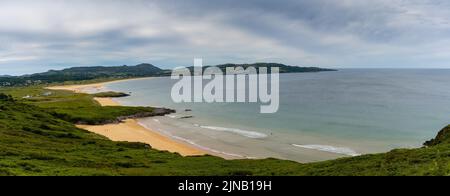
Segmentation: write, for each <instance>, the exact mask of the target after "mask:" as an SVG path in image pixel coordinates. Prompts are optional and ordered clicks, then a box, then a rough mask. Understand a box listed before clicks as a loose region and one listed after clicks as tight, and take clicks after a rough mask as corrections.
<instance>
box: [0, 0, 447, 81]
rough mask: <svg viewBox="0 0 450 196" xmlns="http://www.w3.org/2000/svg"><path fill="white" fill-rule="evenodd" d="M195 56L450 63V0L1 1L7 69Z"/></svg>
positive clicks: (0, 46) (184, 62) (0, 33)
mask: <svg viewBox="0 0 450 196" xmlns="http://www.w3.org/2000/svg"><path fill="white" fill-rule="evenodd" d="M194 58H203V59H204V63H205V64H221V63H229V62H231V63H252V62H279V63H285V64H290V65H298V66H320V67H330V68H339V67H358V68H374V67H376V68H378V67H380V68H385V67H392V68H407V67H416V68H450V1H448V0H276V1H275V0H267V1H265V0H160V1H156V0H155V1H150V0H147V1H144V0H142V1H137V0H136V1H133V0H126V1H125V0H123V1H118V0H117V1H114V0H89V1H87V0H86V1H84V0H70V1H69V0H67V1H57V0H48V1H45V0H33V1H31V0H30V1H27V0H0V75H3V74H15V75H16V74H25V73H34V72H39V71H46V70H48V69H61V68H64V67H72V66H95V65H123V64H127V65H133V64H137V63H141V62H146V63H152V64H154V65H157V66H161V67H163V68H172V67H175V66H188V65H191V64H192V62H193V59H194Z"/></svg>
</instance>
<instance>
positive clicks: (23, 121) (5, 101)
mask: <svg viewBox="0 0 450 196" xmlns="http://www.w3.org/2000/svg"><path fill="white" fill-rule="evenodd" d="M49 92H50V93H49ZM0 93H6V94H8V95H11V96H6V95H0V175H320V176H322V175H449V174H450V137H449V135H450V126H449V127H446V128H444V129H443V130H442V131H441V132H440V133H439V136H438V137H437V138H435V139H434V140H432V141H430V142H427V145H428V147H426V148H425V147H424V148H420V149H399V150H394V151H391V152H389V153H382V154H375V155H364V156H359V157H352V158H342V159H338V160H332V161H325V162H319V163H310V164H300V163H296V162H292V161H284V160H277V159H265V160H231V161H229V160H224V159H222V158H218V157H212V156H201V157H181V156H180V155H178V154H173V153H169V152H162V151H157V150H154V149H152V148H151V147H150V146H148V145H145V144H140V143H128V142H113V141H110V140H108V139H107V138H104V137H102V136H99V135H96V134H93V133H89V132H87V131H85V130H82V129H78V128H76V127H75V126H74V125H73V122H75V121H74V119H77V118H82V119H81V120H83V119H84V118H89V119H90V118H93V119H97V120H99V121H103V120H105V119H116V118H117V117H120V116H124V115H128V114H132V113H139V112H152V111H153V108H131V107H101V106H99V105H98V104H97V103H96V102H95V101H94V100H93V99H92V97H93V96H92V95H84V94H74V93H70V92H66V91H48V90H45V89H42V88H40V87H32V88H6V89H5V88H3V89H0ZM49 94H50V95H49ZM26 95H32V96H31V98H27V99H22V97H24V96H26ZM106 108H107V109H106ZM61 114H64V115H61ZM77 120H80V119H77ZM92 123H97V121H96V122H92Z"/></svg>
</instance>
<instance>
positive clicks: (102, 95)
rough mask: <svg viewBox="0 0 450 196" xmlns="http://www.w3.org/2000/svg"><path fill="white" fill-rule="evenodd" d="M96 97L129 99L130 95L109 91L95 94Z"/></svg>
mask: <svg viewBox="0 0 450 196" xmlns="http://www.w3.org/2000/svg"><path fill="white" fill-rule="evenodd" d="M93 96H94V97H106V98H108V97H111V98H114V97H127V96H130V95H129V94H126V93H122V92H113V91H108V92H100V93H95V94H93Z"/></svg>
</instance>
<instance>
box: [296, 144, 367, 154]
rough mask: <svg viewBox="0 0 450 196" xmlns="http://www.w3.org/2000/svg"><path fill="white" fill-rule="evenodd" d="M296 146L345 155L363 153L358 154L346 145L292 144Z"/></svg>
mask: <svg viewBox="0 0 450 196" xmlns="http://www.w3.org/2000/svg"><path fill="white" fill-rule="evenodd" d="M292 145H293V146H295V147H300V148H306V149H311V150H319V151H324V152H331V153H335V154H343V155H348V156H353V157H354V156H359V155H361V154H358V153H357V152H355V151H354V150H352V149H350V148H345V147H334V146H326V145H298V144H292Z"/></svg>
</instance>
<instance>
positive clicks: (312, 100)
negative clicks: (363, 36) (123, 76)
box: [106, 69, 450, 162]
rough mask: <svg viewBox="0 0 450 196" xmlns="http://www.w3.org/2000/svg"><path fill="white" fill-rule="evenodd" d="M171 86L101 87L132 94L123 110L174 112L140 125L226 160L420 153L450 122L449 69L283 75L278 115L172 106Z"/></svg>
mask: <svg viewBox="0 0 450 196" xmlns="http://www.w3.org/2000/svg"><path fill="white" fill-rule="evenodd" d="M175 82H176V81H175V80H171V79H170V78H152V79H143V80H130V81H124V82H118V83H112V84H109V85H107V86H106V88H107V89H108V90H114V91H121V92H131V94H132V96H130V97H126V98H120V99H117V100H118V101H119V102H121V103H122V104H124V105H133V106H137V105H139V106H160V107H168V108H173V109H176V110H177V111H178V113H176V114H174V115H170V116H166V117H156V118H149V119H144V120H141V121H140V122H141V123H142V124H143V125H144V126H147V127H149V128H151V129H153V130H156V131H160V132H161V133H163V134H166V135H168V136H170V137H173V138H174V139H177V140H180V141H182V142H186V143H189V144H191V145H195V146H197V147H199V148H204V149H206V150H209V151H210V152H212V153H213V154H217V155H221V156H224V157H229V158H244V157H247V158H264V157H275V158H282V159H290V160H295V161H301V162H310V161H318V160H326V159H332V158H336V157H342V156H353V155H357V154H366V153H376V152H385V151H388V150H390V149H393V148H410V147H418V146H421V144H422V143H423V142H424V141H426V140H428V139H430V138H433V137H434V136H435V135H436V134H437V132H438V131H439V130H440V129H441V128H442V127H444V126H445V125H447V124H449V123H450V70H427V69H420V70H419V69H417V70H413V69H405V70H403V69H343V70H339V71H337V72H321V73H299V74H281V75H280V110H279V111H278V112H277V113H275V114H260V113H259V109H260V108H259V106H260V105H259V104H242V103H240V104H238V103H220V104H219V103H213V104H207V103H195V104H194V103H184V104H176V103H174V102H172V100H171V97H170V92H171V88H172V85H173V84H174V83H175ZM186 109H191V110H192V111H185V110H186ZM186 116H193V118H182V117H186Z"/></svg>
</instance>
